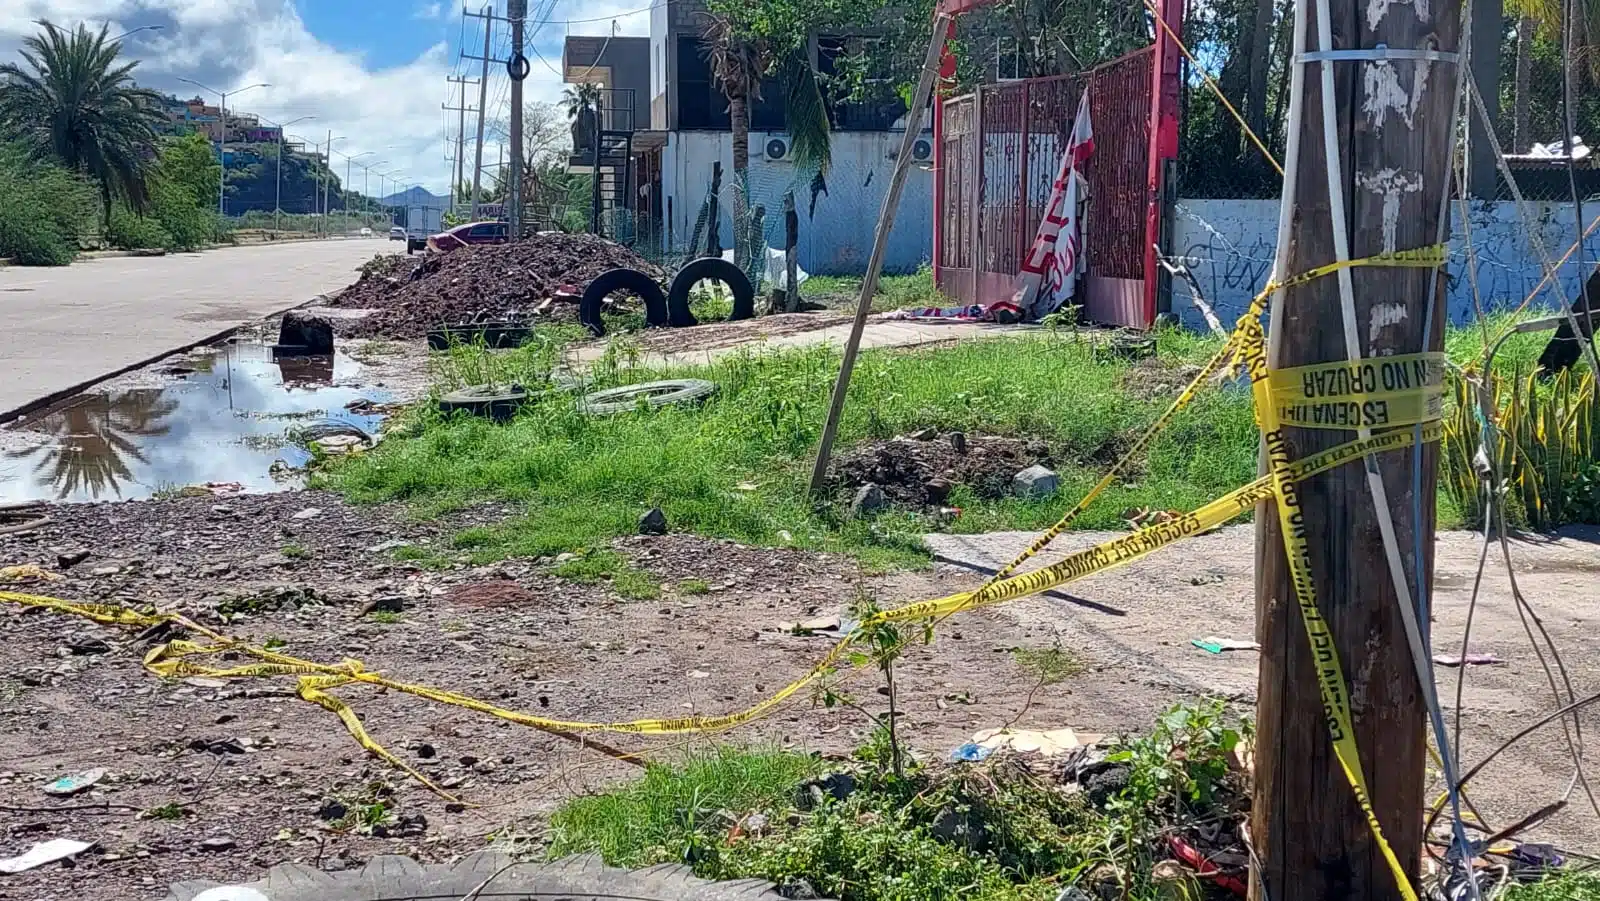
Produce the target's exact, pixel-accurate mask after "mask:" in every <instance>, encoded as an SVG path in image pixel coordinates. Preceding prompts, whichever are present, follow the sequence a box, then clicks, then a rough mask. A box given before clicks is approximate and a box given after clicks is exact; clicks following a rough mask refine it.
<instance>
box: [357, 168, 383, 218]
mask: <svg viewBox="0 0 1600 901" xmlns="http://www.w3.org/2000/svg"><path fill="white" fill-rule="evenodd" d="M387 165H389V161H388V160H378V161H377V162H376V163H367V164H365V165H363V166H362V167H361V197H362V207H363V212H365V213H366V214H367V215H368V216H371V215H372V194H371V193H369V192H368V191H367V188H368V187H369V185H370V184H371V182H370V179H371V177H372V170H374V169H376V168H378V167H379V166H387ZM379 176H380V177H381V176H382V173H379ZM382 184H383V183H382V182H379V186H380V187H381V186H382Z"/></svg>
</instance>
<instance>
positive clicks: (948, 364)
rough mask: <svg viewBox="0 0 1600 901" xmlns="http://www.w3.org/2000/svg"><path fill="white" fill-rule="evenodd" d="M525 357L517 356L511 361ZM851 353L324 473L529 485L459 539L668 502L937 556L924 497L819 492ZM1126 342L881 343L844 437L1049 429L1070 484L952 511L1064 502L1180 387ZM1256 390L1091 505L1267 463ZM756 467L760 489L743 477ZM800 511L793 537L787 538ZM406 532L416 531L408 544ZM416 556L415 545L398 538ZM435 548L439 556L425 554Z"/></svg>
mask: <svg viewBox="0 0 1600 901" xmlns="http://www.w3.org/2000/svg"><path fill="white" fill-rule="evenodd" d="M1215 346H1216V342H1215V341H1214V340H1213V339H1207V338H1198V337H1193V336H1189V335H1184V334H1179V333H1171V334H1168V335H1163V337H1162V339H1161V342H1160V346H1159V354H1160V356H1161V360H1162V362H1163V363H1164V364H1169V365H1171V366H1180V365H1184V364H1188V363H1194V362H1197V361H1198V360H1200V359H1202V358H1203V357H1204V356H1206V355H1207V354H1209V353H1210V352H1211V351H1212V350H1213V349H1214V348H1215ZM506 365H512V366H514V365H516V363H515V362H514V361H513V362H512V363H509V364H506ZM837 369H838V356H837V354H836V353H835V352H834V351H833V350H831V349H828V348H808V349H801V350H795V351H789V352H785V353H780V354H761V355H734V356H731V357H726V358H724V359H723V360H721V361H719V362H718V363H717V364H715V365H713V366H709V367H703V368H696V369H688V370H680V371H676V372H672V373H657V372H648V371H642V370H637V369H630V368H628V367H626V366H618V367H613V370H612V371H613V373H614V378H615V380H619V381H645V380H648V379H652V378H658V377H660V376H662V375H664V374H670V375H676V376H692V377H698V378H706V379H709V380H711V381H714V382H716V383H717V384H718V385H719V386H720V387H721V391H720V393H719V394H718V396H717V397H716V398H714V399H712V400H711V401H709V402H708V403H706V404H705V405H703V406H702V407H699V408H668V409H663V410H658V411H654V412H644V413H627V414H622V415H617V416H610V417H590V416H586V415H583V414H580V413H578V412H576V411H575V410H574V409H573V407H572V403H571V399H570V397H568V396H560V395H557V396H551V397H547V398H545V399H544V400H542V401H541V402H539V403H538V404H536V405H534V406H531V407H530V408H528V409H525V410H524V412H523V414H522V415H521V416H519V417H518V419H517V420H516V421H515V422H513V423H511V424H509V425H494V424H491V423H489V422H486V421H483V420H476V419H469V418H465V417H461V418H456V419H452V420H445V419H442V418H440V417H439V416H438V415H437V414H432V413H428V412H423V413H420V414H418V416H417V418H416V421H415V422H414V423H413V424H412V426H411V427H410V428H409V429H407V430H402V431H401V432H400V433H399V434H400V435H407V434H409V435H410V436H411V437H409V438H406V439H403V440H393V439H391V440H389V441H385V442H384V443H383V444H382V445H380V446H379V447H378V448H377V449H375V450H374V451H373V452H371V453H368V454H364V455H361V456H360V457H359V458H355V459H350V460H346V461H342V462H340V463H338V464H337V465H335V466H334V467H333V468H332V470H331V472H329V473H326V474H324V475H322V476H319V484H326V485H330V486H332V487H334V488H337V489H338V490H340V491H341V492H343V493H344V494H345V495H346V496H347V497H348V498H350V499H352V500H354V501H358V502H378V501H393V500H399V501H408V502H411V503H413V504H415V505H417V510H418V513H419V514H420V515H424V516H427V515H433V514H436V513H439V512H443V511H448V510H453V509H459V508H461V507H464V506H467V505H470V504H474V503H480V502H482V501H483V500H485V499H487V498H497V499H501V500H507V501H512V502H519V503H521V504H522V506H523V509H524V514H525V515H523V516H520V517H514V518H513V519H511V520H509V521H507V522H504V523H501V524H498V525H493V526H485V527H479V528H474V529H469V530H467V531H466V532H463V533H461V534H460V535H458V536H457V537H456V544H457V546H458V547H462V548H466V549H468V550H469V551H470V553H471V555H472V557H473V559H474V560H475V561H477V562H484V561H488V560H493V559H498V558H501V557H505V556H508V555H517V556H547V555H555V554H559V553H562V552H566V551H577V550H578V549H580V548H585V547H596V546H599V545H601V544H603V543H604V542H605V540H606V539H609V538H612V537H616V536H621V535H626V534H632V533H633V532H634V531H635V529H636V528H637V522H638V517H639V514H640V513H641V512H643V511H644V510H647V509H649V508H650V507H652V506H659V507H661V508H662V509H663V510H664V511H665V512H666V514H667V517H668V519H669V520H670V521H671V522H672V523H673V526H674V528H675V529H684V530H688V531H693V532H698V533H700V534H703V535H709V536H715V537H725V538H732V539H735V540H738V541H742V542H747V543H754V544H765V545H776V544H790V543H792V544H793V545H795V546H799V547H806V548H817V549H829V550H839V551H848V552H850V553H854V554H856V555H857V556H858V557H860V558H861V559H862V560H863V561H864V562H866V563H867V564H868V565H870V566H884V565H891V564H903V563H907V562H915V561H920V560H923V559H925V556H924V553H923V551H922V550H921V547H920V535H921V534H922V533H923V532H926V531H928V530H930V529H932V528H936V526H935V525H934V524H931V523H930V522H929V521H927V519H926V518H925V517H923V516H920V515H918V514H915V513H911V512H905V511H900V512H891V513H889V514H886V515H882V516H879V517H877V518H876V519H874V520H872V521H862V520H858V519H852V518H849V517H848V516H847V515H846V510H845V501H846V500H847V499H846V498H843V497H834V498H831V499H830V501H829V503H827V504H824V505H823V506H822V507H821V508H818V507H816V506H815V505H813V504H812V503H811V502H810V501H809V500H808V498H807V497H806V492H805V487H806V480H807V475H808V471H809V470H808V467H809V462H810V457H811V455H812V454H813V453H814V449H815V445H816V440H817V436H818V432H819V429H820V427H821V423H822V420H823V415H824V412H825V405H826V403H827V397H828V391H829V387H830V385H831V384H832V381H833V378H834V376H835V374H836V373H837ZM1127 370H1128V364H1127V363H1125V362H1114V361H1113V362H1108V361H1101V360H1097V359H1096V358H1095V355H1094V353H1093V352H1092V349H1091V347H1090V346H1089V344H1088V343H1087V342H1083V341H1079V340H1076V339H1075V338H1074V337H1073V336H1071V335H1070V333H1066V332H1063V333H1061V334H1059V335H1049V334H1042V335H1040V336H1038V337H1031V338H1027V339H995V340H989V341H974V342H966V343H963V344H961V345H958V346H954V347H942V348H935V349H919V350H910V351H870V352H867V353H864V354H863V355H862V357H861V359H860V363H859V365H858V366H857V369H856V375H855V378H854V380H853V382H852V386H851V398H850V403H849V404H848V405H847V406H846V413H845V417H844V420H843V422H842V424H841V430H840V447H846V446H848V445H849V444H850V443H851V442H855V441H859V440H862V439H869V438H888V437H891V436H893V435H896V434H903V433H905V432H908V431H911V430H914V429H917V428H922V427H926V426H933V427H936V428H939V429H941V430H953V429H959V430H962V431H966V432H969V433H974V434H979V433H983V434H1001V435H1013V436H1019V437H1040V438H1043V439H1044V440H1045V441H1047V442H1048V443H1049V445H1050V446H1051V450H1052V455H1053V457H1054V458H1055V459H1056V460H1057V461H1060V462H1059V465H1058V466H1057V469H1058V470H1059V471H1060V472H1061V475H1062V483H1063V484H1062V496H1058V497H1056V498H1052V499H1046V500H1038V501H1022V500H1016V499H979V498H975V497H971V496H970V495H968V494H961V493H958V495H957V497H956V500H955V503H956V504H958V505H959V506H961V507H962V509H963V511H964V514H963V515H962V516H961V517H960V518H958V519H957V520H955V522H954V524H953V525H952V528H954V529H956V530H958V531H963V532H975V531H983V530H988V529H993V528H1011V529H1034V528H1039V527H1042V526H1045V525H1048V524H1049V523H1051V522H1054V521H1055V519H1056V518H1057V517H1058V516H1059V515H1060V514H1061V512H1062V511H1063V510H1064V508H1065V506H1066V505H1067V504H1068V503H1070V501H1071V500H1073V499H1075V498H1076V496H1077V495H1079V494H1081V493H1082V492H1083V491H1085V490H1086V489H1087V488H1088V487H1089V486H1090V485H1091V484H1093V482H1094V481H1095V480H1096V479H1097V478H1098V477H1099V475H1100V473H1101V472H1102V471H1103V468H1104V466H1105V465H1106V464H1107V463H1108V462H1110V461H1111V460H1113V459H1115V457H1116V456H1117V454H1118V453H1119V452H1120V450H1121V448H1123V447H1124V446H1125V445H1126V443H1127V442H1128V440H1129V439H1130V438H1131V437H1132V436H1133V435H1135V434H1136V433H1137V432H1138V430H1140V429H1141V428H1142V427H1144V426H1145V425H1147V424H1148V423H1149V422H1151V421H1152V420H1153V419H1154V418H1155V416H1156V415H1157V414H1158V412H1159V411H1160V410H1161V409H1162V408H1163V407H1164V406H1165V404H1166V403H1167V398H1166V397H1164V396H1163V397H1144V396H1140V395H1139V394H1138V393H1137V392H1130V391H1128V390H1126V389H1125V388H1124V386H1123V380H1124V377H1125V374H1126V372H1127ZM1255 442H1256V432H1255V427H1254V425H1253V423H1252V419H1251V413H1250V405H1249V399H1248V396H1247V395H1246V394H1245V393H1244V392H1241V391H1237V390H1233V391H1223V392H1219V391H1208V392H1206V393H1205V394H1203V395H1202V396H1201V398H1200V399H1199V401H1198V402H1197V403H1196V404H1195V406H1194V407H1193V408H1192V409H1191V410H1190V411H1188V412H1186V413H1184V414H1182V415H1180V416H1179V417H1178V419H1177V420H1176V421H1175V422H1174V424H1173V426H1172V427H1171V428H1170V429H1169V430H1168V431H1167V432H1166V434H1164V435H1163V436H1162V437H1161V438H1159V439H1158V440H1157V441H1156V442H1155V444H1154V445H1153V447H1152V449H1151V453H1150V455H1149V457H1148V460H1147V461H1145V462H1143V463H1141V464H1140V465H1139V466H1137V467H1135V471H1134V472H1132V473H1130V475H1129V476H1128V478H1127V479H1126V481H1125V482H1123V483H1121V484H1118V485H1116V486H1114V487H1113V488H1112V489H1111V490H1109V491H1108V492H1107V493H1106V495H1105V496H1104V498H1103V499H1102V500H1101V501H1099V502H1098V503H1096V504H1095V505H1094V506H1093V507H1092V508H1091V509H1090V511H1089V512H1088V513H1087V514H1086V515H1085V516H1084V517H1083V519H1082V520H1081V521H1080V525H1082V526H1084V527H1098V528H1121V527H1122V525H1123V524H1122V521H1121V518H1120V512H1121V511H1123V510H1125V509H1126V508H1128V507H1140V506H1151V507H1159V508H1162V509H1169V508H1180V509H1189V508H1192V507H1194V506H1196V505H1198V504H1200V503H1202V502H1204V501H1206V500H1208V499H1210V498H1212V497H1215V496H1216V495H1218V494H1220V493H1222V492H1224V491H1226V490H1228V489H1231V488H1233V487H1236V486H1238V485H1239V484H1242V483H1244V482H1246V481H1248V480H1249V479H1250V478H1252V477H1253V476H1254V473H1255ZM746 482H750V483H755V485H756V486H757V487H756V489H755V490H753V491H746V490H739V489H738V487H737V486H739V485H740V484H741V483H746ZM780 531H787V532H788V533H790V535H791V536H792V542H791V541H783V540H781V538H780V536H779V534H778V533H779V532H780ZM402 550H405V549H402ZM397 556H398V554H397ZM419 562H421V561H419Z"/></svg>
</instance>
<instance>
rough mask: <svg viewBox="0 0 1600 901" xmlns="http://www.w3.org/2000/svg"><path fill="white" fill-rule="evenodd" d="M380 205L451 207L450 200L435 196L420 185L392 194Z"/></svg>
mask: <svg viewBox="0 0 1600 901" xmlns="http://www.w3.org/2000/svg"><path fill="white" fill-rule="evenodd" d="M380 203H383V204H384V205H386V206H426V207H441V208H443V207H448V206H450V198H448V197H442V196H440V195H438V194H434V193H432V192H430V191H429V190H428V189H427V188H424V187H422V186H420V185H412V186H411V187H409V188H407V189H406V190H404V191H401V192H399V193H396V194H390V195H389V196H388V197H385V198H383V199H382V200H381V201H380Z"/></svg>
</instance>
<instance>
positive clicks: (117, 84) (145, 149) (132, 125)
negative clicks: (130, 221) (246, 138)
mask: <svg viewBox="0 0 1600 901" xmlns="http://www.w3.org/2000/svg"><path fill="white" fill-rule="evenodd" d="M39 24H40V25H41V26H42V27H43V31H41V32H40V33H39V34H35V35H31V36H29V37H27V38H25V39H24V40H23V49H22V50H21V51H20V55H21V56H22V59H23V62H24V63H26V65H27V68H26V69H24V68H23V67H22V66H19V65H17V64H16V63H5V64H3V65H0V79H3V81H0V126H3V127H5V128H6V129H8V130H11V131H14V132H15V133H16V134H17V136H18V137H20V138H22V139H23V140H25V141H28V142H29V143H31V144H33V145H34V147H35V148H36V149H37V150H38V151H43V152H48V153H51V154H53V155H54V156H55V157H56V158H58V159H59V160H60V161H61V163H62V164H63V165H65V166H66V167H67V168H69V169H73V170H76V171H79V172H82V173H84V174H86V175H88V176H90V177H92V178H94V179H95V180H96V181H98V182H99V183H100V198H101V201H102V203H103V204H104V208H105V218H106V222H107V224H109V223H110V220H111V205H112V200H113V198H120V199H122V200H123V201H124V202H126V203H127V204H128V206H129V207H130V208H131V209H133V210H135V211H140V212H142V211H143V210H144V209H145V208H146V207H147V206H148V205H149V202H150V193H149V186H148V177H149V161H150V160H151V159H152V158H153V157H154V155H155V153H154V150H155V147H156V144H157V140H158V139H157V127H158V126H159V125H160V123H161V122H162V120H163V115H162V112H161V95H160V94H158V93H156V92H155V91H152V90H149V89H147V88H141V87H138V86H137V85H135V84H134V82H133V70H134V69H135V68H137V67H138V65H139V64H138V62H137V61H133V62H126V63H119V62H118V61H117V59H118V56H119V54H120V53H121V51H122V44H121V43H119V42H117V41H112V40H108V39H107V38H106V34H107V26H104V25H103V26H101V28H100V30H99V31H98V32H91V31H90V30H89V29H88V27H87V26H84V25H79V26H78V27H77V29H76V30H74V31H71V32H68V31H64V30H62V29H60V28H58V27H56V26H55V25H53V24H51V23H50V22H47V21H41V22H40V23H39ZM30 70H31V71H30Z"/></svg>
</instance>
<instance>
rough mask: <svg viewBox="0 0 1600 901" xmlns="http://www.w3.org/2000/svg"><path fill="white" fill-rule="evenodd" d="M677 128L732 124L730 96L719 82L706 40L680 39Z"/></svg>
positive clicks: (723, 127) (708, 127) (715, 127)
mask: <svg viewBox="0 0 1600 901" xmlns="http://www.w3.org/2000/svg"><path fill="white" fill-rule="evenodd" d="M678 127H679V128H684V129H696V128H698V129H715V130H725V129H727V128H729V127H731V120H730V119H729V118H728V98H727V97H725V96H724V95H723V93H722V89H721V88H720V87H719V86H718V85H717V83H716V78H715V77H714V76H713V75H712V72H711V61H710V60H709V59H707V58H706V53H705V42H704V41H702V40H700V39H699V38H695V37H687V36H684V37H680V38H678Z"/></svg>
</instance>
